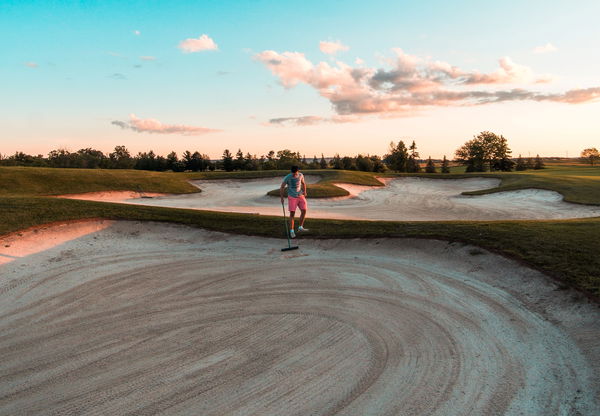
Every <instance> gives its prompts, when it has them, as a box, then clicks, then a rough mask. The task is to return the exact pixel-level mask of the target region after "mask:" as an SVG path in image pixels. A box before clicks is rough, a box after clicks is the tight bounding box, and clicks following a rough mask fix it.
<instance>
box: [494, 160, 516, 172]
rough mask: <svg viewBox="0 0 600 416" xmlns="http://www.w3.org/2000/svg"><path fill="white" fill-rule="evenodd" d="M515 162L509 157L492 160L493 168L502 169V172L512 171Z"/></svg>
mask: <svg viewBox="0 0 600 416" xmlns="http://www.w3.org/2000/svg"><path fill="white" fill-rule="evenodd" d="M514 166H515V162H513V161H512V160H510V159H509V158H508V157H503V158H502V159H497V160H494V161H493V162H492V170H500V171H502V172H510V171H512V170H513V168H514Z"/></svg>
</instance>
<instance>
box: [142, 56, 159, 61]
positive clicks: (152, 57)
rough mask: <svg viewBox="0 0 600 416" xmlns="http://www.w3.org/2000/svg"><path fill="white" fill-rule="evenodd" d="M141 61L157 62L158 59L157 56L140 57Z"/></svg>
mask: <svg viewBox="0 0 600 416" xmlns="http://www.w3.org/2000/svg"><path fill="white" fill-rule="evenodd" d="M140 59H141V60H142V61H156V57H155V56H140Z"/></svg>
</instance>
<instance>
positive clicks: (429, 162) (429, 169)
mask: <svg viewBox="0 0 600 416" xmlns="http://www.w3.org/2000/svg"><path fill="white" fill-rule="evenodd" d="M425 172H426V173H435V165H434V164H433V160H431V156H429V159H427V166H425Z"/></svg>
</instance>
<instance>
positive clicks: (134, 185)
mask: <svg viewBox="0 0 600 416" xmlns="http://www.w3.org/2000/svg"><path fill="white" fill-rule="evenodd" d="M285 173H286V172H283V171H265V172H233V173H226V172H214V173H208V172H207V173H157V172H143V171H131V170H127V171H120V170H83V169H43V168H6V167H2V168H0V235H2V234H7V233H10V232H14V231H18V230H22V229H25V228H29V227H33V226H38V225H41V224H45V223H50V222H56V221H68V220H77V219H86V218H109V219H129V220H140V221H166V222H174V223H181V224H187V225H191V226H195V227H201V228H205V229H209V230H214V231H223V232H231V233H239V234H246V235H256V236H270V237H277V236H281V237H282V238H283V237H284V235H283V232H282V228H283V227H282V225H281V218H279V217H271V216H259V215H249V214H233V213H222V212H212V211H198V210H185V209H174V208H160V207H150V206H138V205H136V206H133V205H123V204H111V203H102V202H92V201H79V200H67V199H58V198H48V197H46V195H60V194H65V193H82V192H94V191H106V190H141V191H144V192H164V193H190V192H194V191H197V188H195V187H193V186H192V185H190V184H189V183H188V182H187V180H190V179H225V178H231V179H234V178H260V177H273V176H283V175H284V174H285ZM305 173H307V174H309V173H310V174H313V173H314V174H318V175H321V176H322V178H323V179H322V181H321V182H319V183H318V184H317V185H320V186H321V190H323V189H324V190H323V191H322V192H323V193H327V192H329V191H330V189H331V188H330V187H333V185H332V184H333V183H335V182H348V183H353V184H360V185H377V184H380V182H379V181H377V179H376V178H375V175H374V174H369V173H364V172H346V171H334V170H325V171H305ZM378 176H382V175H380V174H379V175H378ZM385 176H388V177H390V176H391V177H395V176H402V175H397V174H387V175H385ZM418 176H425V177H430V178H433V177H443V178H445V179H449V178H460V177H473V176H485V177H489V176H492V177H498V178H500V179H502V184H501V185H500V187H499V188H495V189H491V190H484V191H478V192H475V193H476V194H477V193H489V192H497V191H499V190H500V191H502V190H513V189H524V188H531V187H533V188H541V189H549V190H554V191H557V192H560V193H562V194H563V195H565V194H566V195H569V198H568V200H569V201H570V202H575V203H588V204H600V169H599V168H588V167H584V166H564V165H562V166H552V167H550V168H549V169H545V170H542V171H526V172H522V173H501V174H496V173H494V174H469V175H467V174H446V175H442V174H436V175H425V174H421V175H418ZM313 187H314V185H313V186H311V188H310V189H311V190H310V191H309V192H310V193H313V192H317V191H316V189H318V187H315V188H314V189H313ZM337 189H339V188H337ZM310 228H311V233H310V236H311V237H313V238H373V237H412V238H434V239H441V240H446V241H450V242H460V243H468V244H473V245H476V246H480V247H483V248H486V249H488V250H491V251H494V252H497V253H500V254H503V255H506V256H508V257H511V258H514V259H517V260H520V261H523V262H525V263H527V264H528V265H530V266H533V267H534V268H536V269H539V270H541V271H543V272H545V273H546V274H548V275H550V276H552V277H554V278H556V279H559V280H560V281H562V282H563V283H564V286H565V287H567V286H569V287H575V288H578V289H580V290H583V291H584V292H586V293H587V294H590V295H592V296H594V297H595V298H596V299H598V298H600V256H599V255H598V253H600V238H598V236H600V218H590V219H577V220H553V221H448V222H391V221H342V220H317V219H310ZM501 277H502V271H498V278H501Z"/></svg>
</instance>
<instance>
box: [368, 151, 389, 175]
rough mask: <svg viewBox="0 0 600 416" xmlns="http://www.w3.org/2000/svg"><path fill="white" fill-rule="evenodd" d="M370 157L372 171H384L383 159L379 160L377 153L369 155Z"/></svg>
mask: <svg viewBox="0 0 600 416" xmlns="http://www.w3.org/2000/svg"><path fill="white" fill-rule="evenodd" d="M370 159H371V163H373V168H372V171H373V172H384V171H385V165H384V164H383V160H381V158H380V157H379V156H377V155H373V156H371V157H370Z"/></svg>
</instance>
